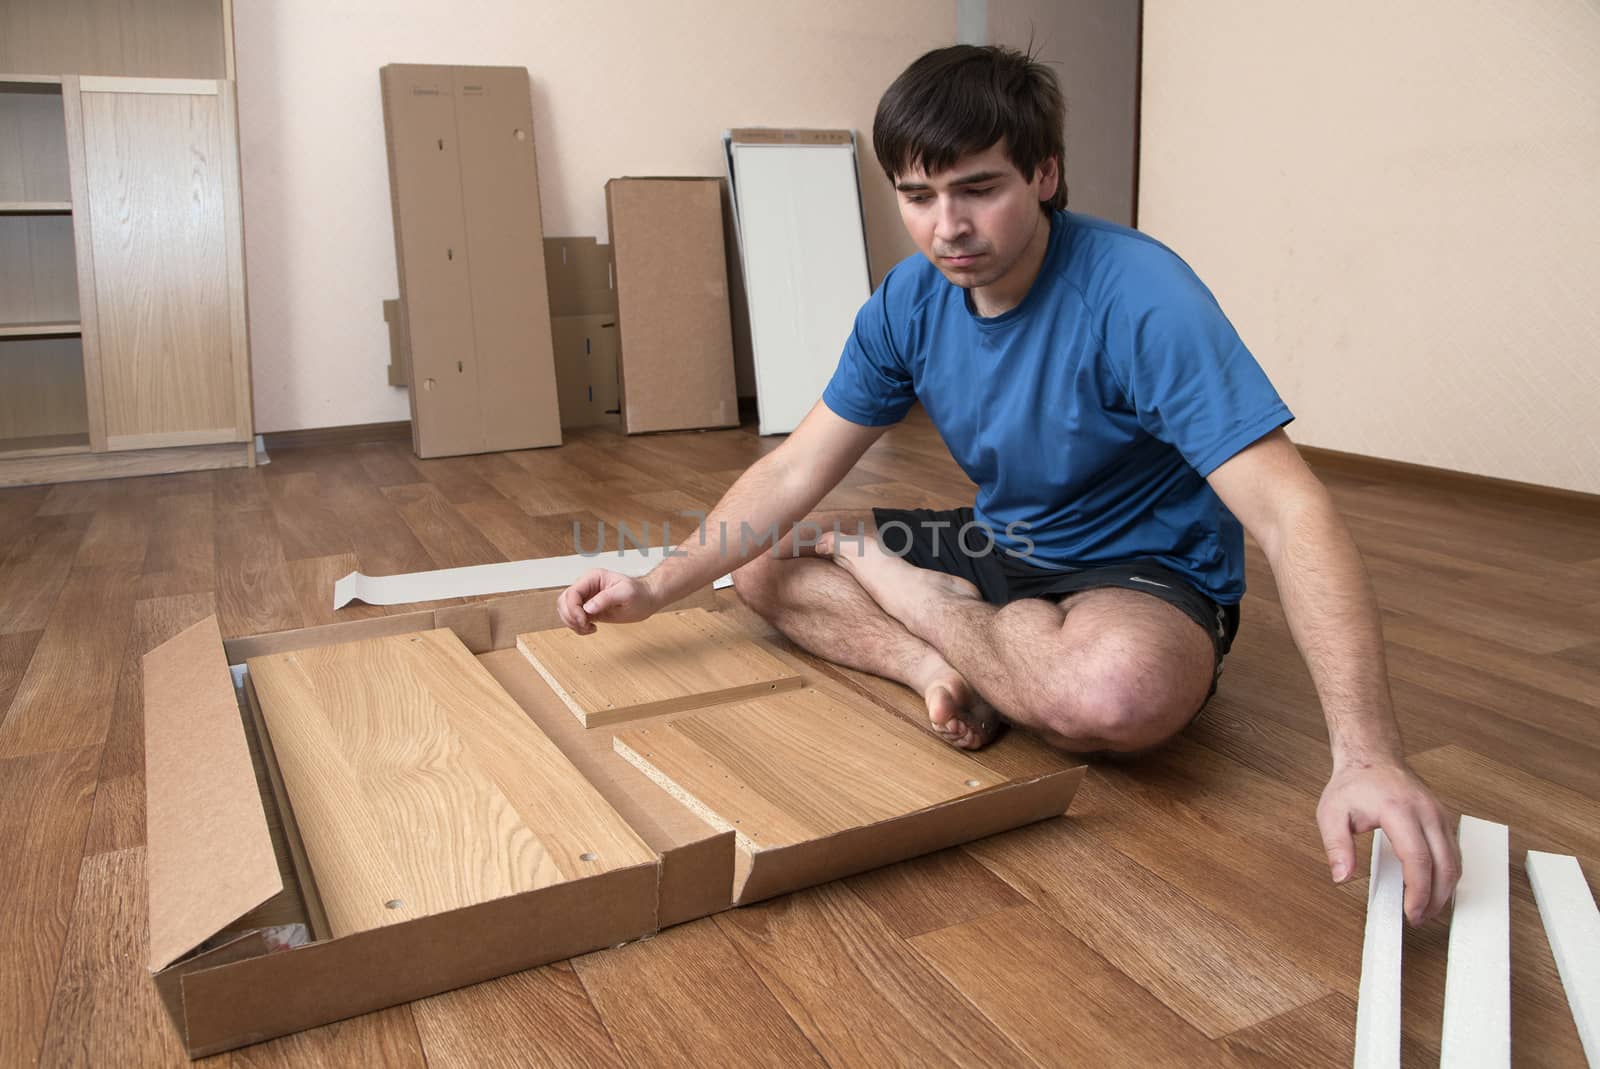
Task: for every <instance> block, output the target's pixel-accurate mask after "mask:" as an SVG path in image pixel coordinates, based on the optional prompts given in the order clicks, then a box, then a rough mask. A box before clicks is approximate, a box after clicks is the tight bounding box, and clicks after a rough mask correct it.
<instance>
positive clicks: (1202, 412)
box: [1105, 249, 1294, 476]
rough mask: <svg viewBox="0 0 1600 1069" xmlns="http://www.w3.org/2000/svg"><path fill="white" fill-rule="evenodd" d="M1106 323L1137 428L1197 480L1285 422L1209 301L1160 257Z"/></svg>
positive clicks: (1111, 356) (1188, 274) (1194, 280)
mask: <svg viewBox="0 0 1600 1069" xmlns="http://www.w3.org/2000/svg"><path fill="white" fill-rule="evenodd" d="M1143 266H1144V267H1147V268H1149V270H1148V271H1145V270H1141V271H1140V278H1139V280H1138V284H1137V285H1130V286H1125V287H1123V288H1122V289H1121V295H1120V296H1119V298H1118V300H1117V301H1116V302H1115V304H1114V305H1113V306H1112V307H1111V308H1110V309H1109V310H1108V312H1107V315H1106V318H1105V343H1106V356H1107V358H1108V360H1109V361H1110V364H1111V368H1112V371H1113V373H1114V374H1115V375H1116V376H1117V378H1119V379H1120V380H1121V382H1122V386H1123V388H1124V390H1126V391H1127V394H1128V399H1129V402H1130V403H1131V404H1132V406H1133V409H1134V412H1135V413H1136V414H1137V416H1138V420H1139V424H1140V426H1142V427H1143V428H1144V429H1145V430H1146V431H1147V432H1148V433H1149V434H1150V435H1151V436H1153V437H1155V438H1158V439H1160V440H1161V441H1163V442H1166V443H1168V444H1169V445H1171V446H1173V447H1174V448H1175V449H1177V450H1178V452H1180V453H1182V454H1183V458H1184V459H1185V460H1187V461H1188V462H1189V464H1190V466H1191V467H1193V468H1194V469H1195V471H1197V472H1199V473H1200V475H1201V476H1207V475H1210V474H1211V473H1212V472H1213V471H1215V470H1216V469H1217V468H1218V467H1220V466H1221V465H1222V464H1223V462H1224V461H1226V460H1228V459H1229V458H1230V457H1232V456H1233V455H1234V454H1235V453H1237V452H1239V451H1240V450H1241V449H1243V448H1244V447H1245V446H1247V445H1250V444H1251V443H1252V442H1255V441H1256V440H1257V439H1259V438H1261V437H1262V436H1263V435H1265V434H1267V433H1269V432H1271V431H1273V430H1276V429H1277V428H1279V427H1282V426H1283V425H1284V424H1286V423H1288V422H1289V421H1290V420H1292V419H1294V413H1292V412H1290V411H1289V408H1288V406H1287V405H1285V404H1284V403H1283V400H1282V398H1280V397H1279V396H1278V391H1277V390H1275V389H1274V388H1273V386H1272V383H1271V382H1270V381H1269V380H1268V379H1267V374H1266V372H1264V371H1262V370H1261V365H1260V364H1258V363H1257V362H1256V358H1255V357H1254V356H1253V355H1251V353H1250V350H1249V349H1247V348H1245V344H1244V342H1243V341H1242V340H1241V339H1240V337H1239V334H1238V332H1237V331H1235V330H1234V329H1233V324H1232V323H1230V322H1228V317H1227V316H1226V315H1224V314H1223V312H1222V308H1221V307H1220V306H1219V305H1218V304H1217V301H1216V298H1215V297H1213V296H1212V295H1211V291H1210V290H1208V289H1207V288H1206V286H1205V284H1204V283H1203V282H1201V281H1200V279H1199V278H1198V277H1197V276H1196V275H1195V273H1194V272H1193V271H1191V270H1190V269H1189V266H1188V265H1187V264H1185V263H1184V262H1183V261H1182V260H1181V259H1179V258H1178V257H1177V256H1176V255H1175V254H1173V253H1171V252H1169V251H1168V250H1166V249H1160V250H1159V255H1158V256H1156V257H1154V262H1153V263H1150V262H1146V264H1144V265H1143Z"/></svg>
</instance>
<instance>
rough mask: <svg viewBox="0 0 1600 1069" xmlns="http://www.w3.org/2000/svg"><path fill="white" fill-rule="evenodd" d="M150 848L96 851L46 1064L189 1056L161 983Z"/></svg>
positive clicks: (85, 869)
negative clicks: (147, 867) (149, 966)
mask: <svg viewBox="0 0 1600 1069" xmlns="http://www.w3.org/2000/svg"><path fill="white" fill-rule="evenodd" d="M148 909H149V906H148V903H147V900H146V896H145V873H144V849H143V848H142V847H136V848H134V849H130V850H117V851H114V852H111V853H100V854H91V855H89V856H87V857H85V858H84V859H83V863H82V865H81V867H80V868H79V872H78V893H77V900H76V902H75V903H74V906H73V911H72V925H71V928H70V930H69V931H68V933H67V940H66V946H65V948H64V950H63V953H62V956H61V968H60V971H59V972H58V973H57V976H56V985H55V997H54V999H53V1000H52V1002H51V1007H50V1020H49V1025H48V1027H47V1028H46V1030H45V1035H44V1042H43V1046H42V1049H41V1051H40V1054H39V1064H40V1065H112V1064H121V1065H146V1066H148V1065H179V1064H181V1063H182V1062H184V1061H186V1060H187V1058H186V1056H185V1054H184V1051H183V1045H182V1043H180V1042H179V1041H178V1035H177V1033H176V1032H175V1031H174V1030H173V1028H172V1022H171V1020H170V1019H169V1018H168V1016H167V1011H166V1009H165V1007H163V1006H162V1005H161V999H160V997H159V996H158V995H157V994H156V987H155V984H153V983H151V982H150V976H149V974H148V973H147V972H146V971H145V970H144V968H142V967H141V964H140V963H141V962H144V961H147V960H149V950H148V945H147V944H148V938H147V929H146V925H145V921H146V914H147V912H148Z"/></svg>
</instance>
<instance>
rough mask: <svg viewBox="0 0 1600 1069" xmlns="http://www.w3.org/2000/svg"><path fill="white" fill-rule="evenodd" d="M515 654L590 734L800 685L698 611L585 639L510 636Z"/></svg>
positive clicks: (563, 632) (751, 644) (559, 631)
mask: <svg viewBox="0 0 1600 1069" xmlns="http://www.w3.org/2000/svg"><path fill="white" fill-rule="evenodd" d="M517 648H518V649H519V650H521V651H522V653H523V656H525V657H527V658H528V661H529V663H531V664H532V665H533V667H534V668H535V669H537V670H538V672H539V674H540V675H541V676H543V677H544V680H545V682H546V683H549V684H550V688H551V689H552V690H554V691H555V692H556V695H557V696H558V697H560V699H561V700H562V701H563V702H564V703H565V704H566V706H567V708H568V709H571V710H572V712H573V715H575V716H576V717H577V718H578V719H579V720H581V721H583V724H584V726H585V727H591V728H592V727H603V726H606V725H610V724H617V723H622V722H624V721H628V720H637V719H640V718H642V717H647V716H657V715H660V714H663V713H674V712H679V711H682V710H684V709H698V708H702V707H704V706H708V705H716V704H719V703H722V702H729V701H737V700H740V699H744V698H754V697H759V696H763V695H766V694H770V693H773V692H776V691H783V690H789V689H792V688H794V687H798V686H799V685H800V676H799V674H798V673H796V672H794V671H791V670H790V669H789V668H788V667H787V666H786V665H784V664H783V663H782V662H781V661H779V660H778V659H777V658H776V657H774V656H773V655H772V654H771V653H768V652H767V650H766V649H765V648H763V647H762V645H761V644H760V643H758V642H755V641H753V640H752V639H750V638H749V637H748V636H746V635H745V634H743V633H742V632H741V631H740V630H739V629H738V628H736V627H735V626H734V625H732V624H730V623H728V622H727V621H726V620H723V619H721V618H720V617H719V616H718V615H717V614H715V613H709V612H707V611H706V610H704V609H690V610H688V611H687V612H674V613H658V614H657V615H656V616H654V617H652V618H651V619H649V620H646V621H645V622H643V623H641V624H637V625H634V626H632V627H608V626H606V625H604V624H602V625H600V626H599V627H598V628H597V629H596V631H595V633H594V634H592V635H579V634H577V633H576V632H574V631H572V630H570V629H568V628H566V627H561V628H555V629H552V630H549V631H532V632H529V633H527V634H525V635H518V636H517Z"/></svg>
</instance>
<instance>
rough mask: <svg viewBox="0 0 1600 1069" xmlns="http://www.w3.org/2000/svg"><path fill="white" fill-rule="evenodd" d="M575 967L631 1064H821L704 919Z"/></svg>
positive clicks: (737, 1068) (733, 1068)
mask: <svg viewBox="0 0 1600 1069" xmlns="http://www.w3.org/2000/svg"><path fill="white" fill-rule="evenodd" d="M572 964H573V967H574V968H575V969H576V970H577V972H578V976H579V977H580V978H581V979H582V980H583V987H584V990H585V991H587V992H588V993H589V999H590V1001H591V1002H593V1003H594V1006H595V1008H596V1009H597V1010H598V1011H599V1012H600V1019H601V1020H602V1021H604V1022H605V1026H606V1030H607V1031H608V1032H610V1033H611V1039H612V1041H613V1042H614V1043H615V1044H616V1046H617V1050H618V1051H620V1052H621V1053H622V1056H623V1058H624V1059H626V1060H627V1062H628V1063H629V1064H631V1065H637V1066H645V1065H650V1066H656V1065H659V1066H685V1067H687V1066H697V1067H698V1066H705V1067H708V1069H710V1067H722V1066H726V1067H728V1069H742V1067H744V1066H749V1065H770V1066H803V1065H815V1066H821V1065H823V1064H825V1063H824V1062H823V1060H822V1059H821V1058H820V1057H819V1056H818V1055H817V1052H816V1050H815V1049H813V1048H812V1046H811V1044H810V1043H808V1042H807V1041H806V1039H805V1037H804V1036H803V1035H802V1034H801V1032H800V1029H799V1028H798V1027H797V1026H796V1022H794V1021H792V1020H790V1018H789V1017H788V1015H786V1014H785V1013H784V1011H783V1008H782V1007H781V1006H780V1005H779V1004H778V1002H777V1000H776V999H774V998H773V996H772V993H771V992H770V991H768V990H767V988H766V987H765V986H764V985H763V984H762V982H761V980H760V979H759V978H758V977H757V976H756V974H755V973H754V972H753V971H752V970H751V968H750V966H749V964H747V963H746V962H745V960H744V959H743V958H742V957H741V956H740V955H739V953H738V951H736V950H735V949H734V948H733V946H732V945H731V944H730V943H729V942H728V939H727V937H726V936H725V935H724V934H723V933H722V932H721V931H720V930H719V929H718V927H717V926H716V925H715V924H714V923H713V922H711V921H709V920H702V921H695V922H694V923H692V924H684V925H679V926H678V927H676V928H668V929H667V930H666V931H664V932H662V933H660V934H659V935H657V936H655V937H653V938H650V939H645V940H642V941H640V942H637V943H629V944H628V945H627V946H624V947H620V948H615V949H612V950H602V951H600V952H599V953H596V954H588V955H585V956H584V957H581V958H576V959H574V960H573V963H572Z"/></svg>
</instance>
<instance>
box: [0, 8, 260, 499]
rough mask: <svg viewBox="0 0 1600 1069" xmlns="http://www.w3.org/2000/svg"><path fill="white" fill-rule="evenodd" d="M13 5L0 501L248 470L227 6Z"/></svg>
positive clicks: (0, 355)
mask: <svg viewBox="0 0 1600 1069" xmlns="http://www.w3.org/2000/svg"><path fill="white" fill-rule="evenodd" d="M11 4H12V6H14V7H16V8H17V9H18V10H17V12H15V13H14V15H15V17H13V18H11V19H9V20H8V21H7V22H6V32H5V33H4V34H0V71H5V72H12V73H0V487H3V486H11V485H18V484H21V483H29V482H53V481H58V480H69V479H94V478H107V477H113V476H120V475H148V474H156V473H158V472H164V471H182V470H189V469H193V468H217V467H229V466H238V465H245V464H251V463H254V447H253V444H252V443H253V439H254V427H253V423H252V418H251V411H250V408H251V404H250V371H249V343H248V340H247V334H246V330H245V297H244V259H243V255H244V254H243V220H242V217H241V207H240V196H239V173H238V128H237V117H236V116H237V107H236V104H235V99H234V87H233V81H232V78H233V59H232V53H233V34H232V5H231V2H230V0H215V2H214V3H211V2H208V0H185V2H184V3H181V4H128V3H126V2H125V0H75V2H74V3H71V4H62V3H60V2H59V0H11ZM74 72H78V73H74ZM178 220H188V221H189V222H183V223H178V222H176V221H178ZM194 220H204V223H203V225H198V226H197V225H192V223H193V221H194Z"/></svg>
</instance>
